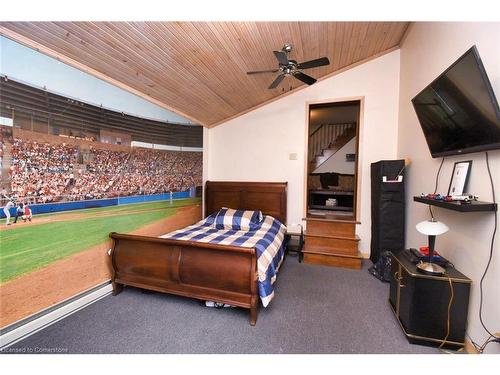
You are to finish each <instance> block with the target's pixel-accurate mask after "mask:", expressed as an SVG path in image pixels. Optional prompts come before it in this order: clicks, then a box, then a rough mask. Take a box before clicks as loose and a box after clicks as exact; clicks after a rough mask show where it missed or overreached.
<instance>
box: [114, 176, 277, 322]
mask: <svg viewBox="0 0 500 375" xmlns="http://www.w3.org/2000/svg"><path fill="white" fill-rule="evenodd" d="M286 199H287V183H286V182H213V181H212V182H211V181H207V183H206V185H205V217H206V216H208V215H210V214H211V213H213V212H217V211H218V210H220V209H221V208H222V207H230V208H234V209H244V210H261V211H262V213H263V214H264V215H270V216H273V217H275V218H276V219H278V220H280V221H281V222H282V223H283V224H285V223H286V206H287V202H286ZM110 237H111V238H112V240H113V247H112V250H111V259H112V261H111V263H112V267H113V276H112V284H113V295H117V294H118V293H120V292H121V290H122V288H123V286H124V285H130V286H133V287H138V288H143V289H148V290H153V291H158V292H164V293H169V294H176V295H180V296H185V297H191V298H197V299H201V300H211V301H215V302H220V303H227V304H229V305H233V306H238V307H243V308H248V309H250V324H251V325H255V324H256V322H257V311H258V305H259V294H258V289H257V258H256V252H255V248H248V247H237V246H229V245H219V244H210V243H200V242H195V241H183V240H175V239H163V238H158V237H146V236H137V235H130V234H119V233H111V234H110Z"/></svg>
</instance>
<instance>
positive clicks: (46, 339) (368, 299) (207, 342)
mask: <svg viewBox="0 0 500 375" xmlns="http://www.w3.org/2000/svg"><path fill="white" fill-rule="evenodd" d="M370 264H371V263H370V262H365V263H364V265H363V269H362V270H361V271H356V270H348V269H341V268H333V267H324V266H315V265H308V264H303V263H302V264H299V263H298V262H297V258H296V257H293V256H288V257H287V259H286V261H285V262H284V263H283V266H282V268H281V270H280V273H279V274H278V279H277V282H276V284H275V298H274V300H273V301H272V302H271V304H270V305H269V306H268V307H267V308H262V307H261V308H260V311H259V316H258V320H257V325H256V326H255V327H252V326H250V325H249V321H248V318H249V314H248V310H243V309H236V308H225V309H214V308H210V307H204V306H202V305H201V303H200V302H199V301H196V300H193V299H188V298H182V297H176V296H171V295H166V294H161V293H151V294H146V293H142V292H141V291H140V290H138V289H134V288H125V289H124V291H123V292H122V293H121V294H119V295H118V296H116V297H113V296H108V297H105V298H103V299H101V300H99V301H98V302H96V303H94V304H92V305H90V306H88V307H86V308H84V309H82V310H80V311H78V312H77V313H75V314H72V315H70V316H69V317H67V318H65V319H63V320H61V321H59V322H57V323H55V324H53V325H51V326H49V327H47V328H45V329H44V330H42V331H40V332H37V333H36V334H34V335H32V336H29V337H28V338H26V339H25V340H23V341H20V342H18V343H17V344H15V345H14V346H13V347H16V348H49V349H50V348H52V349H53V350H57V351H58V352H66V353H332V354H333V353H363V354H365V353H375V354H380V353H438V350H437V349H434V348H430V347H426V346H420V345H412V344H409V343H408V342H407V340H406V338H405V337H404V335H403V333H402V331H401V329H400V327H399V324H398V322H397V321H396V319H395V317H394V315H393V313H392V311H391V309H390V307H389V303H388V295H389V285H388V284H386V283H382V282H381V281H379V280H377V279H376V278H374V277H373V276H372V275H370V274H369V273H368V271H367V268H368V266H369V265H370Z"/></svg>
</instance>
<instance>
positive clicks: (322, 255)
mask: <svg viewBox="0 0 500 375" xmlns="http://www.w3.org/2000/svg"><path fill="white" fill-rule="evenodd" d="M305 220H306V221H307V230H306V233H305V244H304V249H303V255H304V262H305V263H311V264H320V265H326V266H336V267H344V268H353V269H361V260H362V259H363V258H362V256H361V255H360V253H359V251H358V244H359V237H358V236H357V235H356V224H360V223H359V221H354V220H331V219H317V218H306V219H305Z"/></svg>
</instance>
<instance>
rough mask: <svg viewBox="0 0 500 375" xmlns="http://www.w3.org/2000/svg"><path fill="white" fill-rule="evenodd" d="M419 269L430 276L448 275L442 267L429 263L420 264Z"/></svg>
mask: <svg viewBox="0 0 500 375" xmlns="http://www.w3.org/2000/svg"><path fill="white" fill-rule="evenodd" d="M417 269H418V270H419V271H420V272H423V273H427V274H429V275H444V274H445V273H446V270H445V269H444V268H443V267H441V266H440V265H438V264H435V263H429V262H419V263H418V264H417Z"/></svg>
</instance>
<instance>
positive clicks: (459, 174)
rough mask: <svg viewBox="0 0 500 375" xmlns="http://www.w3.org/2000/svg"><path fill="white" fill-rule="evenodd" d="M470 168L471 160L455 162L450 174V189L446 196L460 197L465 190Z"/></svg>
mask: <svg viewBox="0 0 500 375" xmlns="http://www.w3.org/2000/svg"><path fill="white" fill-rule="evenodd" d="M471 168H472V160H467V161H457V162H456V163H455V165H454V166H453V173H452V174H451V180H450V187H449V188H448V195H462V194H464V192H465V189H466V188H467V183H468V182H469V175H470V170H471Z"/></svg>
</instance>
